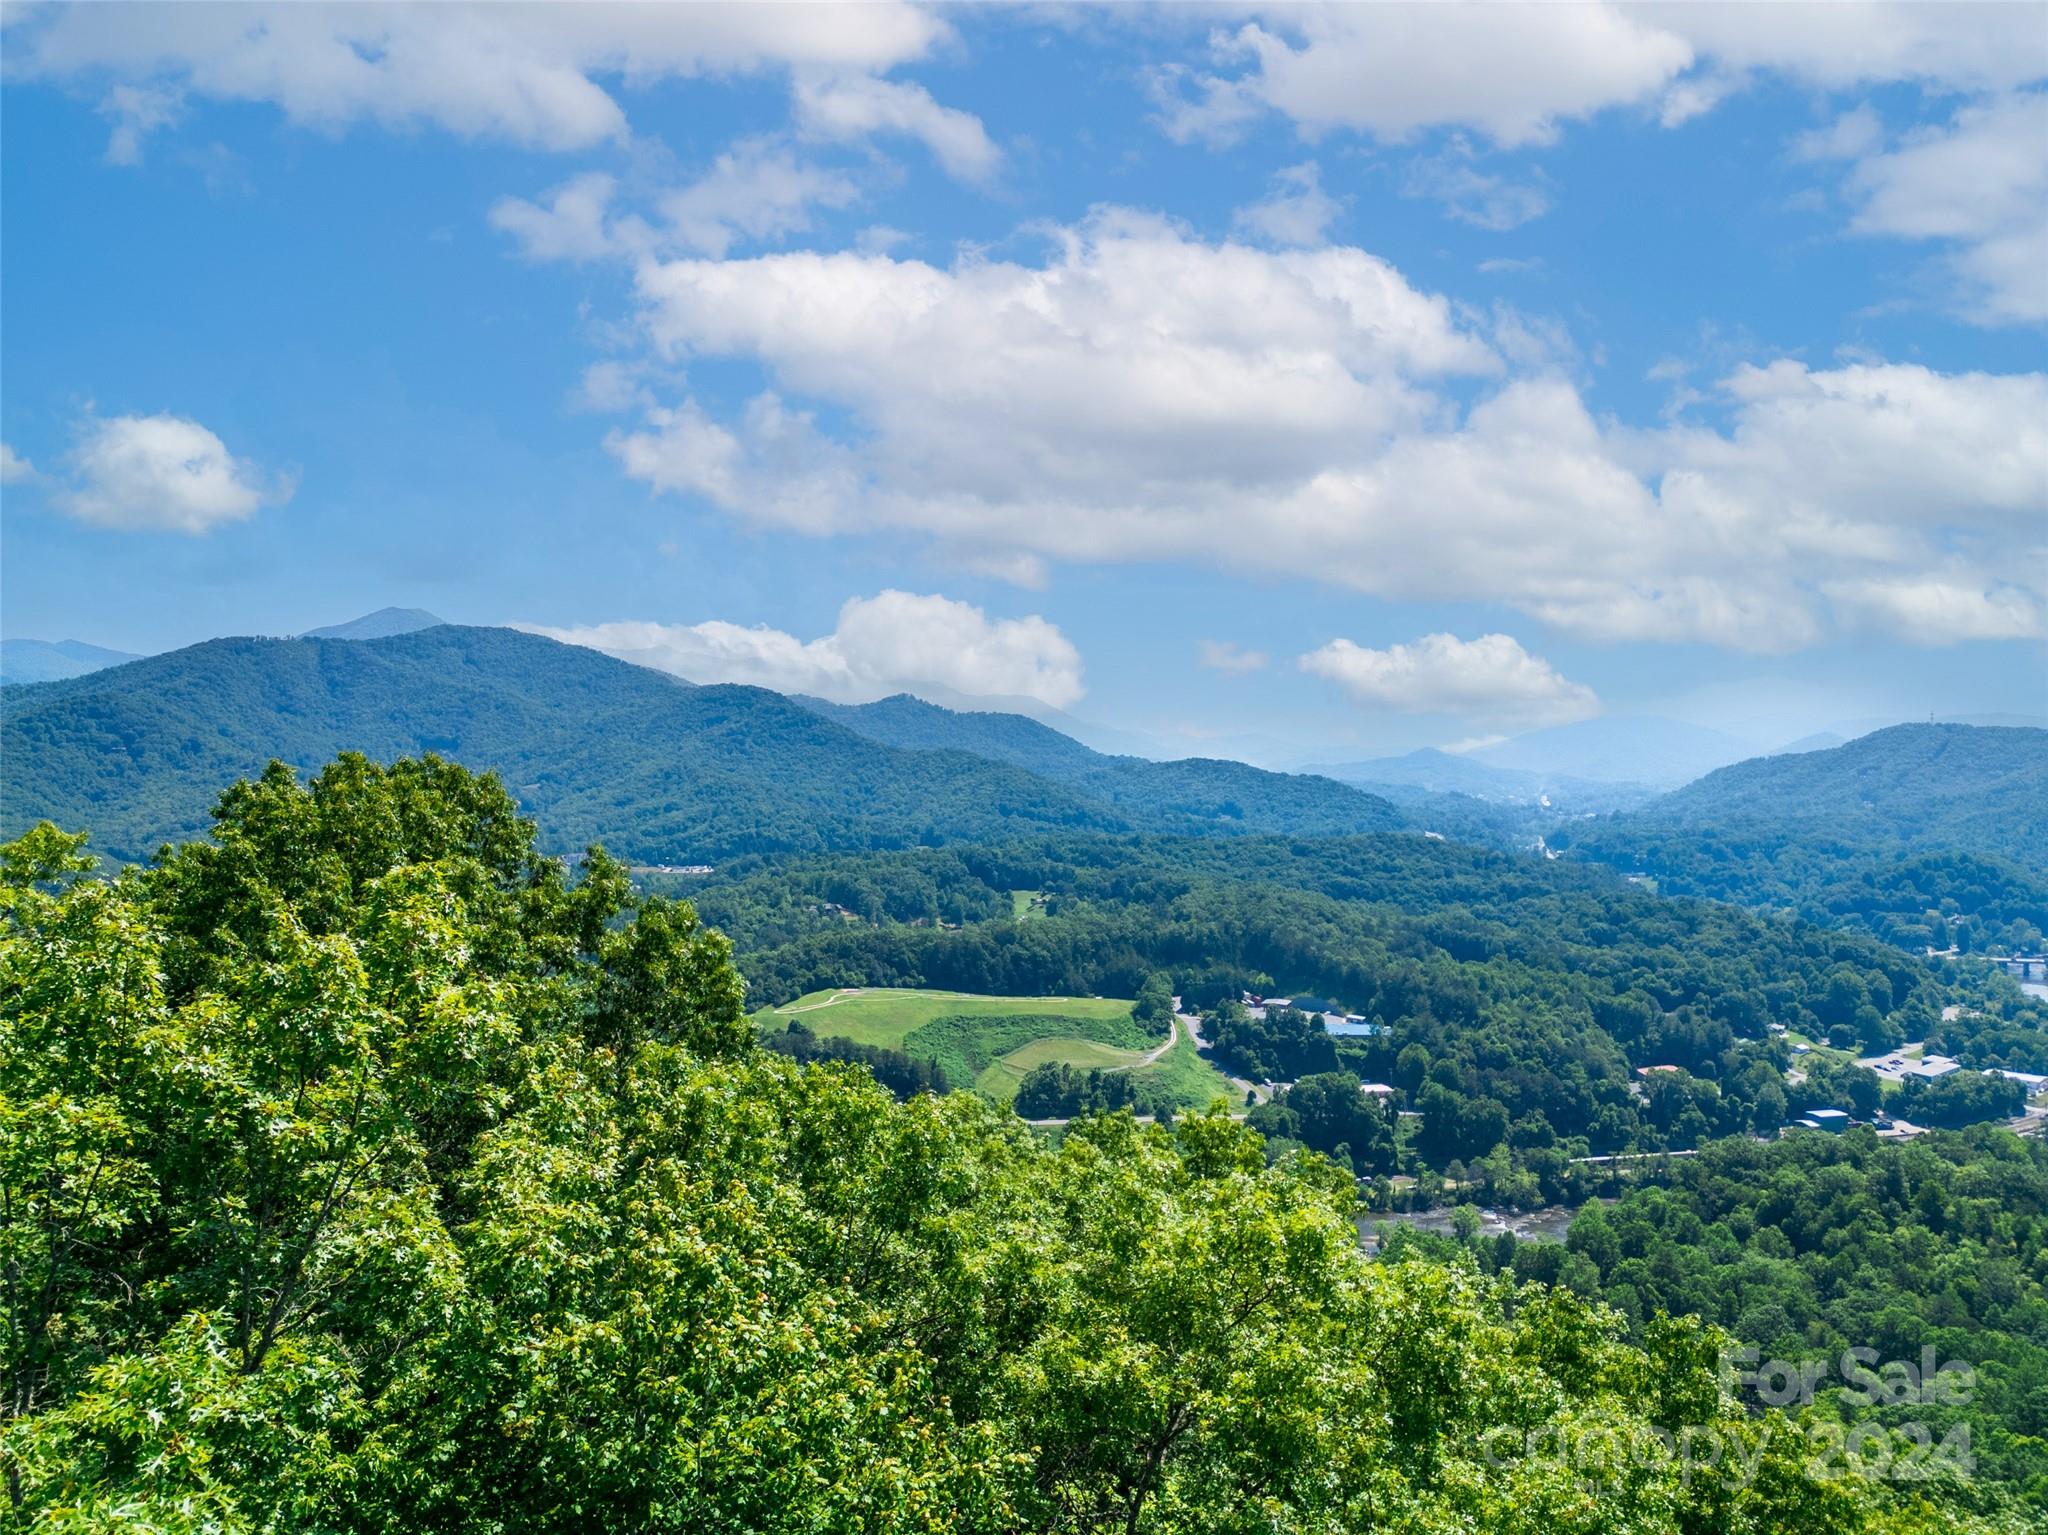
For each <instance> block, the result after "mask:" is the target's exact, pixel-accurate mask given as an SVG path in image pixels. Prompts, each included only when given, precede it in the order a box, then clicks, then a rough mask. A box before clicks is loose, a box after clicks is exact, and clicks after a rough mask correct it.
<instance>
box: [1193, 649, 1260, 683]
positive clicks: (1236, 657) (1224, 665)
mask: <svg viewBox="0 0 2048 1535" xmlns="http://www.w3.org/2000/svg"><path fill="white" fill-rule="evenodd" d="M1201 656H1202V664H1203V665H1204V666H1206V667H1208V668H1209V670H1211V671H1215V672H1227V673H1228V674H1229V675H1231V676H1233V677H1242V676H1244V675H1245V674H1246V673H1247V672H1257V671H1264V670H1265V668H1266V662H1267V661H1268V660H1270V659H1271V658H1270V657H1269V656H1268V655H1267V654H1266V653H1265V651H1263V650H1240V649H1238V647H1237V646H1235V645H1233V644H1231V643H1230V642H1229V641H1228V640H1204V641H1202V650H1201Z"/></svg>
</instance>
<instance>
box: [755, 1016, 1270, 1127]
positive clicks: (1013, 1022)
mask: <svg viewBox="0 0 2048 1535" xmlns="http://www.w3.org/2000/svg"><path fill="white" fill-rule="evenodd" d="M758 1017H759V1018H760V1020H761V1021H762V1022H763V1023H767V1024H779V1023H780V1022H782V1021H795V1022H800V1023H802V1024H803V1025H804V1027H805V1028H807V1029H809V1030H810V1031H811V1032H812V1033H814V1034H818V1035H821V1036H836V1037H838V1038H842V1039H851V1040H857V1041H859V1042H860V1043H861V1044H866V1045H881V1046H884V1047H887V1048H889V1049H895V1050H903V1051H906V1052H907V1053H908V1054H910V1055H912V1056H914V1057H916V1058H917V1059H919V1060H934V1061H937V1062H938V1063H939V1065H940V1066H941V1067H942V1068H943V1069H944V1070H945V1073H946V1078H947V1080H948V1081H950V1082H951V1083H952V1084H953V1085H954V1086H955V1087H960V1088H964V1087H968V1086H972V1087H974V1088H975V1089H976V1090H977V1091H979V1092H982V1093H985V1094H986V1095H987V1096H989V1097H991V1098H993V1099H995V1100H996V1101H997V1102H999V1103H1007V1102H1009V1101H1010V1099H1012V1098H1014V1097H1015V1096H1016V1094H1017V1084H1018V1083H1019V1082H1021V1081H1023V1080H1024V1074H1025V1073H1026V1072H1027V1071H1029V1070H1030V1069H1031V1068H1032V1067H1034V1066H1041V1065H1045V1064H1047V1063H1050V1062H1059V1063H1062V1064H1065V1065H1068V1066H1074V1067H1078V1068H1080V1069H1082V1070H1104V1069H1110V1068H1119V1069H1129V1070H1131V1071H1132V1073H1133V1080H1134V1081H1137V1082H1146V1083H1153V1084H1156V1085H1158V1086H1161V1087H1163V1088H1164V1089H1165V1091H1166V1093H1167V1094H1168V1095H1169V1096H1171V1098H1172V1099H1173V1101H1174V1102H1175V1103H1176V1104H1178V1105H1180V1106H1182V1107H1185V1108H1201V1107H1205V1106H1206V1105H1207V1104H1208V1103H1209V1101H1210V1099H1211V1098H1214V1097H1218V1096H1220V1097H1224V1098H1230V1097H1231V1091H1230V1084H1229V1083H1228V1082H1227V1081H1225V1080H1224V1077H1223V1074H1222V1073H1221V1072H1219V1071H1217V1070H1216V1068H1215V1067H1213V1066H1211V1065H1210V1064H1209V1063H1208V1062H1207V1061H1205V1060H1203V1059H1202V1057H1201V1056H1200V1054H1199V1053H1197V1051H1196V1050H1195V1047H1194V1043H1193V1042H1192V1041H1191V1040H1190V1039H1189V1038H1188V1037H1187V1034H1186V1032H1185V1031H1184V1030H1180V1029H1179V1028H1178V1027H1176V1031H1175V1036H1174V1043H1173V1047H1172V1048H1171V1049H1169V1050H1168V1051H1167V1052H1166V1053H1165V1054H1164V1055H1163V1056H1161V1057H1160V1058H1159V1059H1158V1060H1157V1061H1154V1062H1152V1063H1151V1064H1149V1065H1144V1066H1140V1065H1138V1064H1137V1063H1138V1062H1139V1061H1142V1060H1143V1059H1144V1058H1145V1056H1146V1055H1148V1054H1149V1053H1151V1051H1153V1050H1155V1049H1157V1048H1158V1046H1159V1045H1160V1044H1161V1043H1163V1042H1164V1040H1165V1038H1166V1036H1165V1035H1164V1033H1161V1032H1157V1031H1155V1030H1151V1029H1148V1028H1146V1027H1145V1026H1144V1025H1141V1024H1139V1023H1137V1022H1136V1021H1135V1020H1134V1019H1133V1018H1132V1017H1131V1004H1130V1002H1129V1001H1127V1000H1125V999H1122V998H1116V997H990V996H978V995H975V994H973V993H970V992H961V991H928V990H909V989H903V988H897V987H841V988H837V989H834V990H831V991H816V992H812V993H811V994H810V995H809V996H806V997H799V998H797V999H796V1001H794V1002H789V1003H785V1004H784V1005H782V1006H781V1007H775V1008H765V1009H763V1010H762V1012H761V1013H760V1014H759V1015H758Z"/></svg>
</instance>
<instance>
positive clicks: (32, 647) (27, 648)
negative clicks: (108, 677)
mask: <svg viewBox="0 0 2048 1535" xmlns="http://www.w3.org/2000/svg"><path fill="white" fill-rule="evenodd" d="M140 659H141V658H140V657H139V656H135V655H132V654H130V653H129V652H128V651H125V650H108V649H107V648H106V647H105V646H103V645H88V644H86V643H85V642H84V641H83V640H0V687H6V686H10V685H14V684H18V683H24V682H56V681H59V680H61V679H62V678H65V677H83V676H84V675H85V674H86V673H87V672H96V671H98V670H100V669H101V668H102V667H106V666H119V665H120V664H121V663H122V662H123V661H136V660H140Z"/></svg>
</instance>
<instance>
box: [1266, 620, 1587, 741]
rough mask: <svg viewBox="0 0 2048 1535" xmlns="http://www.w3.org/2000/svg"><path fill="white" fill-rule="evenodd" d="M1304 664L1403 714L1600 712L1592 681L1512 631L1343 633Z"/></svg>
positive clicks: (1488, 718) (1371, 703) (1522, 719)
mask: <svg viewBox="0 0 2048 1535" xmlns="http://www.w3.org/2000/svg"><path fill="white" fill-rule="evenodd" d="M1297 664H1298V665H1299V666H1300V667H1301V669H1302V670H1303V671H1305V672H1308V673H1310V674H1311V675H1313V676H1317V677H1323V678H1326V679H1328V680H1329V681H1331V682H1334V683H1336V684H1337V685H1338V686H1339V687H1341V688H1342V689H1343V690H1344V691H1345V692H1346V693H1347V694H1349V695H1350V696H1351V697H1352V698H1353V699H1355V700H1356V701H1357V702H1359V703H1361V704H1364V705H1367V706H1368V707H1372V708H1380V709H1396V710H1399V711H1401V712H1402V713H1404V714H1452V715H1457V716H1458V717H1460V718H1463V719H1469V720H1478V721H1482V722H1485V723H1488V724H1494V725H1501V726H1508V727H1513V728H1517V729H1525V730H1526V729H1530V728H1533V727H1535V726H1538V725H1563V724H1569V723H1570V722H1571V721H1573V720H1582V719H1589V718H1591V717H1592V716H1593V715H1595V714H1598V713H1599V712H1600V700H1599V699H1598V698H1596V697H1595V696H1594V694H1593V690H1592V689H1591V688H1589V687H1585V686H1582V685H1581V684H1579V683H1576V682H1572V681H1569V680H1567V679H1566V678H1564V677H1563V676H1561V675H1559V673H1558V672H1557V670H1556V669H1555V668H1554V667H1552V666H1551V664H1550V663H1549V662H1548V661H1545V660H1542V659H1541V658H1540V657H1537V656H1532V655H1530V654H1529V652H1528V651H1526V650H1524V649H1523V648H1522V646H1521V643H1520V642H1519V641H1518V640H1516V639H1515V638H1514V637H1513V636H1512V635H1507V634H1482V635H1480V636H1479V638H1478V639H1476V640H1461V639H1459V638H1458V637H1457V636H1456V635H1454V634H1426V635H1424V636H1423V637H1422V638H1421V639H1419V640H1416V641H1415V642H1414V643H1413V644H1410V645H1389V646H1388V647H1387V648H1386V649H1384V650H1370V649H1367V648H1366V647H1364V646H1362V645H1358V644H1355V643H1353V642H1352V641H1350V640H1344V639H1337V640H1332V641H1330V643H1329V644H1327V645H1325V646H1323V647H1322V648H1321V649H1320V650H1312V651H1310V652H1309V653H1308V654H1307V655H1305V656H1303V657H1301V658H1300V660H1299V662H1298V663H1297Z"/></svg>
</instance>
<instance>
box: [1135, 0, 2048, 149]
mask: <svg viewBox="0 0 2048 1535" xmlns="http://www.w3.org/2000/svg"><path fill="white" fill-rule="evenodd" d="M1242 12H1243V13H1249V14H1250V15H1251V16H1252V17H1253V18H1255V19H1253V20H1251V21H1248V22H1245V23H1243V24H1241V25H1238V26H1235V27H1223V28H1220V29H1218V30H1217V31H1216V32H1214V33H1213V34H1212V36H1211V38H1210V42H1209V54H1210V65H1211V68H1210V70H1208V71H1206V72H1205V71H1202V70H1199V69H1192V68H1187V67H1181V68H1179V69H1169V70H1167V71H1164V72H1161V73H1159V74H1156V75H1155V76H1154V77H1153V86H1154V90H1155V93H1156V95H1157V97H1158V99H1159V102H1160V120H1161V122H1162V124H1163V126H1164V127H1165V128H1166V130H1167V132H1168V133H1170V134H1172V135H1173V136H1174V137H1176V138H1179V139H1182V140H1188V139H1210V140H1215V139H1228V138H1231V137H1234V136H1235V135H1237V134H1239V133H1241V132H1243V131H1244V129H1245V128H1246V127H1247V126H1249V125H1250V124H1251V123H1253V122H1255V121H1256V120H1258V118H1260V117H1261V116H1263V115H1265V114H1266V113H1269V112H1277V113H1280V114H1282V115H1284V116H1286V117H1288V118H1290V119H1292V120H1293V121H1294V122H1295V123H1296V124H1297V125H1298V126H1299V127H1300V128H1301V129H1302V130H1303V131H1304V132H1305V133H1308V134H1311V135H1313V134H1321V133H1326V132H1329V131H1332V130H1339V129H1344V130H1352V131H1356V132H1360V133H1366V134H1370V135H1371V136H1373V137H1374V138H1377V139H1379V140H1381V141H1383V142H1390V143H1393V142H1402V141H1405V140H1408V139H1411V138H1413V137H1414V136H1415V135H1417V134H1418V133H1420V132H1423V131H1425V130H1427V129H1432V128H1463V129H1466V130H1469V131H1471V132H1473V133H1476V134H1479V135H1480V136H1481V137H1483V138H1485V139H1487V140H1488V141H1490V142H1491V143H1493V144H1496V145H1500V146H1505V147H1513V146H1518V145H1528V144H1543V143H1547V142H1549V141H1550V140H1552V139H1554V138H1555V137H1556V135H1557V133H1558V130H1559V127H1560V125H1561V124H1563V123H1565V122H1568V121H1572V120H1576V119H1583V118H1587V117H1591V116H1593V115H1595V114H1596V113H1599V112H1602V111H1605V110H1608V109H1611V108H1616V107H1641V108H1644V109H1649V108H1655V109H1656V112H1657V115H1658V117H1659V118H1660V119H1661V120H1662V121H1663V122H1664V123H1665V124H1666V125H1667V126H1675V125H1676V124H1678V123H1681V122H1684V121H1686V120H1687V119H1689V118H1691V117H1694V116H1697V115H1698V114H1700V113H1701V112H1704V111H1708V110H1711V109H1712V108H1713V107H1714V106H1715V105H1716V104H1717V103H1718V102H1720V101H1721V100H1723V99H1725V98H1726V97H1727V96H1729V95H1731V94H1733V93H1734V92H1736V91H1739V90H1741V89H1743V88H1744V87H1745V85H1746V84H1747V82H1748V81H1749V80H1750V79H1752V78H1753V77H1755V76H1757V75H1761V74H1776V75H1780V76H1785V77H1789V78H1791V79H1794V80H1796V81H1799V82H1800V83H1802V84H1807V85H1813V86H1818V87H1821V88H1823V89H1830V90H1840V89H1845V88H1848V87H1851V86H1855V85H1862V84H1882V83H1889V82H1897V81H1912V82H1917V83H1919V84H1922V85H1924V86H1927V87H1930V88H1932V89H1936V90H1944V91H1962V92H1978V91H1986V90H2001V89H2011V88H2012V87H2014V86H2018V85H2021V84H2024V83H2026V82H2028V81H2029V80H2032V79H2036V78H2038V77H2039V76H2040V74H2041V73H2042V70H2041V40H2040V18H2039V15H2038V13H2037V12H2035V11H2033V10H2032V9H2031V8H2029V7H2027V6H2023V5H1997V4H1989V5H1932V4H1925V3H1913V0H1901V3H1892V0H1869V3H1843V4H1834V5H1786V6H1769V7H1764V6H1729V5H1713V4H1702V5H1662V6H1633V5H1621V4H1615V3H1589V4H1577V5H1571V6H1495V5H1489V6H1461V5H1430V6H1421V5H1412V6H1411V5H1401V6H1395V5H1344V6H1315V7H1295V6H1284V5H1274V6H1247V7H1243V8H1242Z"/></svg>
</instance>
